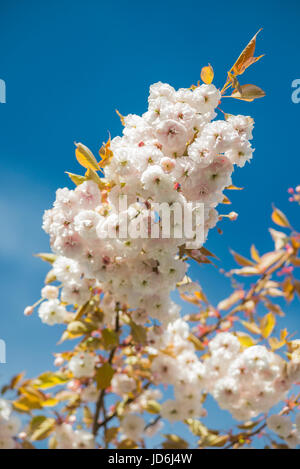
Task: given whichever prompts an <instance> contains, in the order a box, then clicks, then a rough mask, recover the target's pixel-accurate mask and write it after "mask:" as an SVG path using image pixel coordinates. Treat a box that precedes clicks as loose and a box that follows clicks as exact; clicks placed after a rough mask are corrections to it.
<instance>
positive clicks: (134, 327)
mask: <svg viewBox="0 0 300 469" xmlns="http://www.w3.org/2000/svg"><path fill="white" fill-rule="evenodd" d="M130 328H131V335H132V338H133V340H134V342H136V343H137V344H140V345H146V343H147V330H146V329H145V327H143V326H140V325H139V324H136V323H135V322H134V321H132V320H130Z"/></svg>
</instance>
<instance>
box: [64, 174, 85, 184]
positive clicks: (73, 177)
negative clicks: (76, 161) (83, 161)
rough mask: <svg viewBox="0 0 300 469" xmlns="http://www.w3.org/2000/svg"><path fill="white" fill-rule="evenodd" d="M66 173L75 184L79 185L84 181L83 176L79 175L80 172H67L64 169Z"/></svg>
mask: <svg viewBox="0 0 300 469" xmlns="http://www.w3.org/2000/svg"><path fill="white" fill-rule="evenodd" d="M66 174H67V175H68V176H69V178H70V179H71V181H72V182H74V184H75V186H79V185H80V184H82V183H83V182H84V181H86V178H85V176H81V175H80V174H74V173H69V172H68V171H66Z"/></svg>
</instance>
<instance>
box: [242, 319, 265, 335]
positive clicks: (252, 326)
mask: <svg viewBox="0 0 300 469" xmlns="http://www.w3.org/2000/svg"><path fill="white" fill-rule="evenodd" d="M241 323H242V324H243V326H244V327H245V328H246V329H247V330H248V331H250V332H252V334H258V335H260V334H261V330H260V328H259V327H258V325H257V324H255V322H247V321H241Z"/></svg>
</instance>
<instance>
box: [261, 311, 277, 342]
mask: <svg viewBox="0 0 300 469" xmlns="http://www.w3.org/2000/svg"><path fill="white" fill-rule="evenodd" d="M275 324H276V318H275V316H274V314H273V313H267V314H266V315H265V316H264V317H263V319H262V320H261V323H260V328H261V333H262V336H263V337H264V338H265V339H267V338H268V337H269V336H270V335H271V334H272V331H273V329H274V327H275Z"/></svg>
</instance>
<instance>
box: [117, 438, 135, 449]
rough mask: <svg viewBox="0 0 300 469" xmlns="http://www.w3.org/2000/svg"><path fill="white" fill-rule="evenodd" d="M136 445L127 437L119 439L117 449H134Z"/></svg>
mask: <svg viewBox="0 0 300 469" xmlns="http://www.w3.org/2000/svg"><path fill="white" fill-rule="evenodd" d="M137 447H138V445H137V444H136V443H135V441H133V440H130V439H129V438H126V439H125V440H122V441H120V443H118V446H117V448H118V449H135V448H137Z"/></svg>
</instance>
